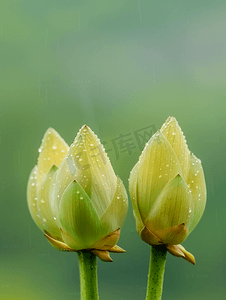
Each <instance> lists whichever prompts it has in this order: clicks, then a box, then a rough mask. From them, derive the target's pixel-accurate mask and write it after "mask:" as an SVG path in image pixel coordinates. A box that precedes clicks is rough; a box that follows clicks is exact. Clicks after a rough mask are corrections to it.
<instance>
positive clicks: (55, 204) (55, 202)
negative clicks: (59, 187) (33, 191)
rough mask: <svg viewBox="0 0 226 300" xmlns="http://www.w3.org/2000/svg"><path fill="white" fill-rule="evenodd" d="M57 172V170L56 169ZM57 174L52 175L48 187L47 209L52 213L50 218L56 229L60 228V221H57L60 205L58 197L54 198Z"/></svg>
mask: <svg viewBox="0 0 226 300" xmlns="http://www.w3.org/2000/svg"><path fill="white" fill-rule="evenodd" d="M58 171H59V169H58ZM58 171H57V172H55V173H54V174H53V177H52V180H51V182H50V186H49V207H50V210H51V213H52V216H53V218H54V220H55V222H56V224H57V227H58V228H60V227H61V223H60V219H59V204H60V197H57V195H56V196H55V188H56V177H57V173H58Z"/></svg>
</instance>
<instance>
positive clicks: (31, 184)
mask: <svg viewBox="0 0 226 300" xmlns="http://www.w3.org/2000/svg"><path fill="white" fill-rule="evenodd" d="M36 178H37V166H35V167H34V168H33V170H32V171H31V174H30V176H29V180H28V185H27V203H28V208H29V211H30V214H31V216H32V219H33V220H34V221H35V223H36V225H37V226H38V227H39V229H41V230H43V227H42V222H41V220H40V215H39V210H38V201H37V197H36Z"/></svg>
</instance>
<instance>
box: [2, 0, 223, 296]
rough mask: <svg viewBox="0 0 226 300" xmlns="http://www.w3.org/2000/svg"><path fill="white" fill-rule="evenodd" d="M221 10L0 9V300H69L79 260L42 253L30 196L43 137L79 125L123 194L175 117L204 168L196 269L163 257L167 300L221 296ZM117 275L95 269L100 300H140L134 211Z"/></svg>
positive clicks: (192, 246) (203, 3)
mask: <svg viewBox="0 0 226 300" xmlns="http://www.w3.org/2000/svg"><path fill="white" fill-rule="evenodd" d="M225 32H226V3H225V1H220V0H216V1H208V0H199V1H197V0H190V1H181V0H173V1H170V0H162V1H148V0H138V1H137V0H114V1H110V0H93V1H91V0H89V1H86V0H81V1H77V0H73V1H72V0H71V1H70V0H64V1H59V0H51V1H45V0H39V1H30V0H1V4H0V41H1V43H0V66H1V71H0V76H1V78H0V161H1V167H0V174H1V177H0V197H1V200H0V211H1V219H0V224H1V234H0V243H1V244H0V297H1V299H2V300H12V299H17V300H18V299H20V300H25V299H29V300H30V299H32V300H36V299H46V300H51V299H54V300H58V299H65V300H70V299H79V297H80V296H79V273H78V260H77V256H76V254H74V253H62V252H58V251H56V250H55V249H54V248H53V247H51V246H50V245H49V243H47V241H46V239H45V238H44V236H43V234H42V233H41V231H40V230H39V229H38V228H37V227H36V225H35V224H34V222H33V220H32V219H31V217H30V214H29V212H28V208H27V203H26V185H27V180H28V176H29V173H30V171H31V169H32V168H33V166H34V165H35V164H36V161H37V156H38V148H39V146H40V143H41V140H42V137H43V135H44V133H45V131H46V130H47V128H48V127H50V126H51V127H53V128H54V129H56V130H57V131H58V132H59V133H60V135H61V136H62V137H63V138H64V139H65V140H66V141H67V143H69V144H70V143H72V141H73V139H74V137H75V135H76V133H77V131H78V130H79V128H80V127H81V126H82V125H83V124H85V123H86V124H87V125H89V126H90V127H91V128H92V129H93V130H94V131H95V133H96V134H97V135H98V136H99V138H100V139H101V141H102V142H103V143H104V144H105V148H106V150H107V152H108V155H109V157H110V160H111V162H112V165H113V167H114V169H115V172H116V174H118V175H119V176H120V177H121V178H122V180H123V181H124V183H125V185H126V187H127V190H128V177H129V173H130V170H131V169H132V167H133V166H134V164H135V163H136V162H137V160H138V157H139V155H140V153H141V150H142V148H143V146H144V144H145V142H146V141H147V140H148V139H149V138H150V136H151V135H152V134H153V133H154V132H155V130H158V129H159V128H160V127H161V125H162V124H163V122H164V121H165V120H166V118H167V117H168V116H175V117H176V118H177V120H178V122H179V124H180V126H181V127H182V130H183V132H184V134H185V136H186V139H187V141H188V146H189V149H190V150H191V151H192V152H193V153H194V154H195V155H196V156H197V157H198V158H200V159H201V160H202V164H203V168H204V171H205V176H206V183H207V190H208V198H207V206H206V210H205V213H204V215H203V218H202V219H201V221H200V223H199V224H198V226H197V228H196V229H195V230H194V231H193V233H192V234H191V235H190V236H189V238H188V239H187V240H186V241H185V242H184V243H183V245H184V246H185V247H186V249H187V250H188V251H190V252H191V253H193V254H194V255H195V257H196V262H197V263H196V265H195V266H193V265H191V264H189V263H188V262H186V261H185V260H183V259H180V258H176V257H173V256H171V255H168V259H167V263H166V272H165V282H164V291H163V300H164V299H168V300H172V299H183V300H190V299H194V300H202V299H205V300H222V299H225V294H226V285H225V278H226V262H225V252H226V240H225V214H226V204H225V198H226V193H225V186H226V182H225V169H226V158H225V153H226V127H225V116H226V88H225V81H226V71H225V70H226V38H225ZM119 245H120V246H121V247H123V248H125V249H126V250H127V253H126V254H112V258H113V260H114V263H104V262H101V261H98V274H99V292H100V298H101V299H109V300H113V299H124V300H125V299H130V300H135V299H145V289H146V281H147V273H148V265H149V255H150V249H149V246H148V245H147V244H145V243H143V242H142V241H141V240H140V238H139V236H138V235H137V233H136V230H135V221H134V219H133V215H132V205H131V204H130V208H129V213H128V216H127V219H126V221H125V224H124V227H123V229H122V234H121V237H120V240H119Z"/></svg>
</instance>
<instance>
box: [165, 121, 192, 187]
mask: <svg viewBox="0 0 226 300" xmlns="http://www.w3.org/2000/svg"><path fill="white" fill-rule="evenodd" d="M160 131H161V132H162V133H163V134H164V136H165V137H166V138H167V140H168V141H169V143H170V145H171V146H172V148H173V150H174V151H175V153H176V155H177V157H178V160H179V163H180V165H181V169H182V174H183V177H184V179H185V181H186V180H187V177H188V172H189V168H190V151H189V150H188V146H187V143H186V139H185V136H184V134H183V132H182V130H181V128H180V126H179V124H178V122H177V120H176V119H175V118H174V117H169V118H168V119H167V120H166V122H165V123H164V124H163V125H162V127H161V129H160Z"/></svg>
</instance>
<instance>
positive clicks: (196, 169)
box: [187, 154, 206, 232]
mask: <svg viewBox="0 0 226 300" xmlns="http://www.w3.org/2000/svg"><path fill="white" fill-rule="evenodd" d="M187 183H188V186H189V188H190V190H191V193H192V198H193V203H194V215H193V218H192V221H191V224H190V225H189V228H188V229H189V232H191V231H192V230H193V229H194V228H195V226H196V225H197V224H198V222H199V220H200V219H201V217H202V214H203V212H204V209H205V206H206V183H205V178H204V173H203V169H202V165H201V161H200V160H199V159H198V158H197V157H196V156H195V155H194V154H191V166H190V172H189V176H188V180H187Z"/></svg>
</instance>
